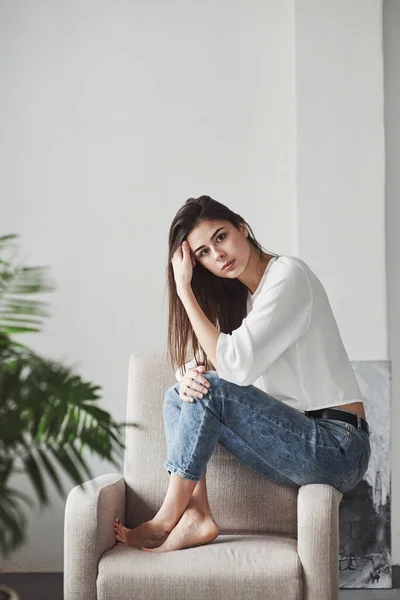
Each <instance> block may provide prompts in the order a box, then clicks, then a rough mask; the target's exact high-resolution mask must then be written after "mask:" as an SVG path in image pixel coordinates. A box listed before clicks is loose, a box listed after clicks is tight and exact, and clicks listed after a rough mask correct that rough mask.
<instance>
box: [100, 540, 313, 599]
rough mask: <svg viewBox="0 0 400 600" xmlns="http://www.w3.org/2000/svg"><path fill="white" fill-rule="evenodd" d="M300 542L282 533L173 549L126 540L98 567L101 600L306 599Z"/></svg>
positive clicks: (105, 557) (106, 553)
mask: <svg viewBox="0 0 400 600" xmlns="http://www.w3.org/2000/svg"><path fill="white" fill-rule="evenodd" d="M301 573H302V570H301V563H300V559H299V557H298V554H297V541H296V540H295V539H292V538H289V537H283V536H278V535H219V536H218V537H217V538H216V539H215V540H214V541H213V542H212V543H210V544H205V545H203V546H197V547H194V548H185V549H183V550H175V551H173V552H159V553H156V552H144V551H142V550H140V549H139V548H130V547H127V546H124V545H121V544H117V545H115V546H114V547H113V548H111V549H110V550H108V551H107V552H105V553H104V554H103V555H102V557H101V559H100V561H99V565H98V576H97V584H96V585H97V598H98V600H122V599H123V600H137V599H139V598H140V599H141V600H146V599H148V600H189V599H193V600H195V599H196V600H203V599H204V600H210V599H211V598H218V600H233V599H235V598H240V599H241V600H242V599H244V600H259V599H260V598H263V599H270V600H301V598H302V577H301Z"/></svg>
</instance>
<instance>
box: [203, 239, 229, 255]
mask: <svg viewBox="0 0 400 600" xmlns="http://www.w3.org/2000/svg"><path fill="white" fill-rule="evenodd" d="M222 235H223V236H224V237H223V238H222V239H224V238H226V233H220V234H219V235H217V240H218V238H219V237H221V236H222ZM203 252H205V250H202V251H201V252H200V254H199V258H201V257H202V256H203Z"/></svg>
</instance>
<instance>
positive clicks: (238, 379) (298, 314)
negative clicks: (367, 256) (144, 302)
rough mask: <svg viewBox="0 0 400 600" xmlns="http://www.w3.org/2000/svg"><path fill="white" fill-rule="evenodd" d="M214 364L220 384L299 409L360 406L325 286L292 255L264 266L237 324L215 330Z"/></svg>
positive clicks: (275, 258) (283, 256)
mask: <svg viewBox="0 0 400 600" xmlns="http://www.w3.org/2000/svg"><path fill="white" fill-rule="evenodd" d="M216 359H217V365H218V370H217V373H218V376H219V377H220V378H221V379H225V380H226V381H229V382H231V383H234V384H236V385H239V386H248V385H254V386H256V387H258V388H259V389H261V390H262V391H264V392H266V393H268V394H270V395H271V396H273V397H274V398H276V399H278V400H281V401H282V402H286V403H287V404H290V405H291V406H293V407H294V408H297V409H298V410H301V411H304V410H316V409H319V408H327V407H329V406H337V405H339V404H350V403H352V402H359V401H361V402H363V401H364V398H363V397H362V396H361V392H360V388H359V386H358V383H357V380H356V377H355V374H354V371H353V368H352V365H351V363H350V360H349V357H348V355H347V353H346V350H345V347H344V345H343V341H342V339H341V336H340V333H339V329H338V326H337V323H336V320H335V317H334V316H333V312H332V308H331V305H330V303H329V300H328V297H327V295H326V292H325V289H324V287H323V285H322V283H321V282H320V280H319V279H318V277H317V276H316V275H315V274H314V273H313V272H312V271H311V269H310V267H308V265H306V263H305V262H304V261H302V260H301V259H300V258H297V257H295V256H289V255H282V256H279V257H276V256H274V257H273V258H272V259H271V260H270V261H269V263H268V265H267V267H266V269H265V272H264V274H263V276H262V278H261V281H260V283H259V285H258V287H257V289H256V291H255V292H254V294H250V292H249V294H248V298H247V316H246V317H245V318H244V319H243V321H242V324H241V325H240V327H238V328H237V329H235V330H234V331H232V333H231V334H227V333H220V335H219V337H218V341H217V354H216ZM193 366H196V361H195V360H194V359H192V360H191V361H189V362H188V363H186V364H185V367H186V370H187V369H188V368H190V367H193ZM205 376H206V377H207V372H206V373H205ZM175 377H176V379H177V381H180V379H181V376H180V374H179V369H178V370H177V371H176V373H175Z"/></svg>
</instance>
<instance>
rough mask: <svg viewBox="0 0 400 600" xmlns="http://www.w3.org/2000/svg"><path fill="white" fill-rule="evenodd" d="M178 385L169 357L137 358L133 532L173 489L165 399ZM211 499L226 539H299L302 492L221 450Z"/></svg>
mask: <svg viewBox="0 0 400 600" xmlns="http://www.w3.org/2000/svg"><path fill="white" fill-rule="evenodd" d="M175 383H177V382H176V379H175V375H174V372H173V370H172V368H171V365H170V364H169V361H168V360H167V356H166V353H165V354H164V353H158V352H150V353H135V354H132V355H131V357H130V361H129V376H128V398H127V411H126V421H127V423H132V426H127V428H126V436H125V445H126V449H125V460H124V477H125V482H126V515H125V522H126V524H127V527H136V526H137V525H139V524H140V523H143V522H144V521H147V520H149V519H151V518H153V516H154V515H155V514H156V512H157V511H158V510H159V508H160V506H161V504H162V502H163V500H164V497H165V494H166V491H167V488H168V483H169V477H170V475H169V474H168V471H167V470H166V469H165V468H164V466H163V463H164V461H165V459H166V457H167V449H166V441H165V434H164V424H163V415H162V413H163V403H164V395H165V392H166V391H167V389H168V388H169V387H171V386H172V385H174V384H175ZM207 493H208V500H209V504H210V508H211V512H212V514H213V516H214V519H215V520H216V522H217V523H218V525H219V527H220V532H221V534H228V533H231V534H233V533H235V534H245V533H251V534H257V533H260V534H262V533H267V532H269V533H277V534H286V535H289V536H292V537H294V538H295V537H296V536H297V494H298V490H297V489H296V488H291V487H288V486H283V485H281V484H278V483H275V482H273V481H270V480H269V479H266V478H263V477H261V476H259V475H258V474H257V473H255V472H254V471H252V470H250V469H249V468H247V467H245V466H243V465H242V464H241V463H240V462H239V461H238V460H237V459H236V458H235V457H234V456H232V455H231V454H230V453H229V452H228V451H227V450H226V449H225V448H224V447H223V446H221V445H220V444H218V445H217V447H216V449H215V451H214V453H213V455H212V457H211V459H210V461H209V462H208V465H207Z"/></svg>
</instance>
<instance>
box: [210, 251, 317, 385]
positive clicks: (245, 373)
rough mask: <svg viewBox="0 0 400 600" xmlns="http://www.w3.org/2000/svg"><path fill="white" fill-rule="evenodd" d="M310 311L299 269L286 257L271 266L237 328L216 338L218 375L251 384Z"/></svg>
mask: <svg viewBox="0 0 400 600" xmlns="http://www.w3.org/2000/svg"><path fill="white" fill-rule="evenodd" d="M274 266H275V265H274ZM276 267H278V264H277V263H276ZM311 311H312V292H311V286H310V283H309V281H308V277H307V275H306V273H305V272H304V271H303V268H302V267H301V266H300V265H299V264H298V263H296V262H294V261H290V260H288V261H286V262H282V263H281V264H280V265H279V268H274V269H272V268H271V270H270V271H269V273H268V278H267V279H266V283H265V284H264V288H263V289H262V290H261V292H260V293H259V295H258V296H257V297H256V299H255V301H254V305H253V308H252V309H251V310H250V312H249V313H248V315H247V316H246V317H245V318H244V319H243V321H242V324H241V325H240V327H238V328H237V329H235V330H234V331H232V333H231V334H227V333H221V334H220V335H219V337H218V340H217V365H218V369H217V372H218V376H219V377H220V378H221V379H225V380H226V381H230V382H231V383H235V384H236V385H242V386H246V385H251V384H252V383H253V382H254V381H256V379H258V377H260V375H262V373H263V372H264V371H266V369H268V367H269V366H270V365H272V364H273V363H274V362H275V361H276V360H277V359H278V358H279V357H280V356H281V355H282V354H283V353H284V352H285V350H287V349H288V348H290V347H291V346H292V345H294V344H295V343H296V342H297V341H298V340H299V339H300V338H301V337H302V336H303V335H304V334H305V333H306V331H307V330H308V328H309V326H310V322H311Z"/></svg>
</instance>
